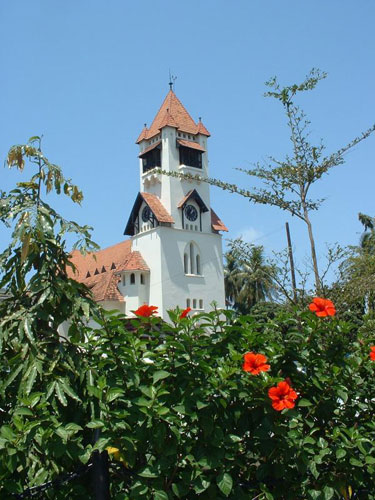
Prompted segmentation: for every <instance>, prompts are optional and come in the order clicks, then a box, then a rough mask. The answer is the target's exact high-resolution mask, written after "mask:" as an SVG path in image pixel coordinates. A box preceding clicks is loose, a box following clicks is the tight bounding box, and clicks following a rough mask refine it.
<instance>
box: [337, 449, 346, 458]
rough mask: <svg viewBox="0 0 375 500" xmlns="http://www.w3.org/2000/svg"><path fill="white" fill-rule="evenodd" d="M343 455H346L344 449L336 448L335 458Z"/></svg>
mask: <svg viewBox="0 0 375 500" xmlns="http://www.w3.org/2000/svg"><path fill="white" fill-rule="evenodd" d="M345 455H346V450H344V448H339V449H338V450H336V458H337V459H340V458H344V457H345Z"/></svg>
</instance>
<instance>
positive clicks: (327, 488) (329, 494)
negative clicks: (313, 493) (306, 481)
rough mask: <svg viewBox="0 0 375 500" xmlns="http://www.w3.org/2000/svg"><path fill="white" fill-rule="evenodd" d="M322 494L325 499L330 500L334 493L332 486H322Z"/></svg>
mask: <svg viewBox="0 0 375 500" xmlns="http://www.w3.org/2000/svg"><path fill="white" fill-rule="evenodd" d="M323 494H324V499H325V500H331V498H332V497H333V495H334V494H335V490H334V489H333V488H331V487H330V486H324V488H323Z"/></svg>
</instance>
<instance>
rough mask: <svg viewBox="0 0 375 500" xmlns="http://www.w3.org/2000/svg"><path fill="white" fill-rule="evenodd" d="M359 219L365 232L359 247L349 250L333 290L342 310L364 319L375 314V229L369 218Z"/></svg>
mask: <svg viewBox="0 0 375 500" xmlns="http://www.w3.org/2000/svg"><path fill="white" fill-rule="evenodd" d="M358 218H359V221H360V222H361V223H362V225H363V226H364V229H365V231H364V232H363V234H362V235H361V238H360V241H359V245H358V246H352V247H349V248H348V250H347V255H346V258H345V259H344V260H343V262H342V263H341V265H340V273H339V279H338V281H337V282H336V283H335V284H334V285H333V289H334V293H335V294H336V300H337V302H338V304H339V307H340V309H346V310H349V311H351V312H352V313H354V311H357V314H358V315H359V316H360V318H361V317H362V316H363V315H364V314H366V313H369V314H373V313H374V312H375V226H374V219H373V218H372V217H370V216H368V215H364V214H361V213H360V214H358Z"/></svg>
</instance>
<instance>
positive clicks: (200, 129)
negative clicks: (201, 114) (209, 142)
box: [196, 119, 211, 137]
mask: <svg viewBox="0 0 375 500" xmlns="http://www.w3.org/2000/svg"><path fill="white" fill-rule="evenodd" d="M196 134H202V135H206V136H207V137H210V136H211V134H210V133H209V131H208V130H207V129H206V127H205V126H204V125H203V123H202V122H201V120H200V119H199V122H198V127H197V131H196Z"/></svg>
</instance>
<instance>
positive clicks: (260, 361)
mask: <svg viewBox="0 0 375 500" xmlns="http://www.w3.org/2000/svg"><path fill="white" fill-rule="evenodd" d="M244 360H245V361H244V364H243V365H242V368H243V369H244V370H245V372H250V373H251V374H252V375H259V373H260V372H268V370H269V369H270V368H271V367H270V365H267V364H266V363H267V358H266V356H263V354H256V353H255V352H247V353H246V354H244Z"/></svg>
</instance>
